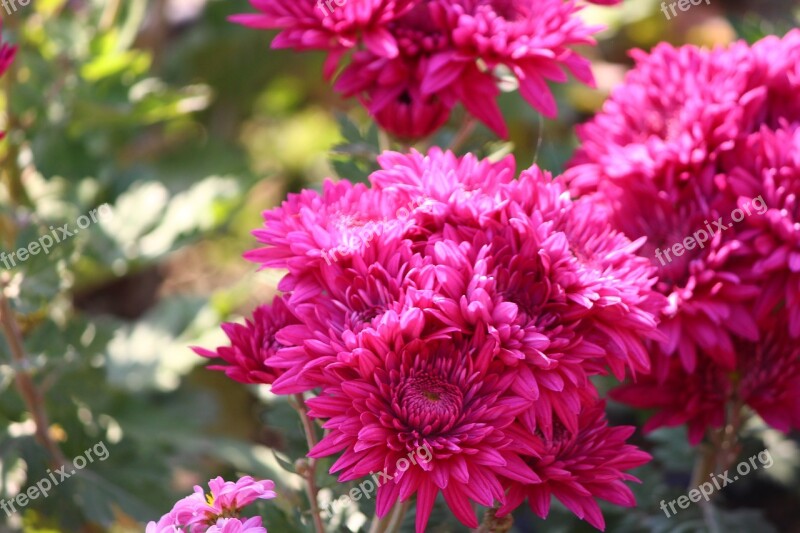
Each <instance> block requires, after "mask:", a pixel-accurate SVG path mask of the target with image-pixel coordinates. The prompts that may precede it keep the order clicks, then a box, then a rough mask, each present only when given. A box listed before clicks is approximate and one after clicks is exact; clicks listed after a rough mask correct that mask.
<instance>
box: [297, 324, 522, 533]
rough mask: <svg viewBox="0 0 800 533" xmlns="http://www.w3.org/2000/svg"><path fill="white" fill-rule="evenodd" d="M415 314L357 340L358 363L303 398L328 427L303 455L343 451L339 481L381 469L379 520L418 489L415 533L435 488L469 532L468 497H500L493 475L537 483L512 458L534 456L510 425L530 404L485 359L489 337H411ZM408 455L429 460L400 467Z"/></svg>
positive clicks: (484, 501) (472, 520)
mask: <svg viewBox="0 0 800 533" xmlns="http://www.w3.org/2000/svg"><path fill="white" fill-rule="evenodd" d="M422 320H423V318H422V316H419V317H418V318H417V321H415V322H412V323H410V324H409V325H408V326H407V327H406V328H403V327H402V325H401V324H400V323H399V321H398V322H396V323H395V324H393V327H391V329H390V328H389V325H388V324H387V327H386V328H385V331H384V332H383V335H380V336H377V335H376V336H371V337H367V338H364V340H363V346H361V347H360V353H359V354H358V358H359V360H360V361H361V362H362V364H361V368H359V369H358V370H357V371H355V372H352V371H351V372H352V374H350V377H348V379H345V380H343V381H342V382H341V384H340V385H339V386H332V387H329V388H327V389H326V390H325V391H324V392H325V393H324V394H323V395H322V396H319V397H317V398H314V399H311V400H309V401H308V404H309V406H310V408H311V410H310V415H311V416H314V417H317V418H324V419H327V421H326V422H325V424H324V427H325V428H326V429H328V430H329V432H328V435H327V436H326V437H325V438H324V439H323V440H322V441H321V442H320V443H319V445H317V447H315V448H314V449H313V450H312V451H311V453H310V455H311V456H312V457H323V456H327V455H331V454H334V453H337V452H343V453H342V455H341V457H340V458H339V459H338V460H337V461H336V463H334V465H333V467H332V468H331V472H340V475H339V480H340V481H348V480H352V479H357V478H359V477H364V476H368V475H370V476H371V475H373V474H374V473H375V472H381V471H384V470H385V469H386V470H385V471H386V472H387V473H388V475H389V476H391V478H392V479H391V480H387V481H388V482H387V483H385V484H382V485H381V486H380V487H379V488H378V496H377V513H378V515H379V516H384V515H385V514H386V513H387V512H388V511H389V510H390V509H391V507H392V505H394V503H395V502H396V501H398V500H400V501H405V500H407V499H409V498H410V497H411V496H412V495H414V494H416V495H417V504H416V510H417V511H416V512H417V532H418V533H422V532H423V531H425V525H426V524H427V521H428V517H429V516H430V513H431V510H432V508H433V504H434V501H435V499H436V495H437V494H438V493H439V492H442V493H443V494H444V497H445V500H446V501H447V502H448V504H449V506H450V508H451V509H452V510H453V512H454V513H455V515H456V517H457V518H458V519H459V520H460V521H461V522H463V523H464V524H465V525H467V526H468V527H473V528H474V527H477V526H478V521H477V518H476V517H475V514H474V511H473V509H472V506H471V504H470V502H471V501H476V502H478V503H480V504H481V505H485V506H491V505H492V503H493V502H494V501H495V500H503V499H504V496H503V489H502V487H501V485H500V482H499V480H498V475H499V474H500V473H501V472H502V473H504V474H505V475H511V476H513V477H514V479H517V480H519V481H522V482H528V483H535V482H536V481H538V478H537V477H536V476H535V475H534V474H533V473H532V471H531V469H530V468H529V467H527V466H525V465H524V463H523V462H522V461H521V460H520V458H519V455H518V454H519V453H520V451H522V450H527V451H528V453H535V452H534V451H533V449H532V448H531V443H532V439H531V437H530V436H526V432H525V431H524V430H523V429H522V427H521V426H519V425H518V423H517V422H516V421H515V418H516V415H518V414H519V413H521V412H522V411H523V410H524V409H525V408H526V407H528V405H529V401H528V400H526V399H525V398H522V397H520V396H518V395H517V394H514V393H513V392H512V391H511V390H510V386H511V383H512V381H513V377H512V376H511V375H510V374H508V373H504V372H503V371H502V368H503V366H502V365H499V364H498V363H496V362H492V359H493V358H492V347H491V343H487V344H484V346H482V347H480V346H471V345H469V344H468V343H466V342H458V341H455V342H454V339H448V338H444V339H434V340H430V339H426V340H421V339H418V338H417V339H415V337H419V332H420V331H421V330H422V329H423V325H422V324H421V323H420V321H422ZM420 449H424V450H427V452H425V453H422V452H419V451H418V450H420ZM414 454H417V455H420V456H424V455H427V456H428V459H427V460H426V461H421V460H418V461H416V464H413V465H409V467H408V468H407V469H405V470H404V471H398V468H397V465H398V461H399V460H400V459H402V458H406V457H408V456H409V455H411V456H413V455H414Z"/></svg>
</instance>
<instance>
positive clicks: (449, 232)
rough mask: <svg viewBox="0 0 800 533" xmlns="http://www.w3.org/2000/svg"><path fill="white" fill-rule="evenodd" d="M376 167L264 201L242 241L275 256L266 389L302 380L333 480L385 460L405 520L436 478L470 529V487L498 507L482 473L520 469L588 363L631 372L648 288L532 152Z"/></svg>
mask: <svg viewBox="0 0 800 533" xmlns="http://www.w3.org/2000/svg"><path fill="white" fill-rule="evenodd" d="M379 163H380V165H381V166H382V170H380V171H378V172H376V173H374V174H373V175H372V176H370V181H371V183H372V188H367V187H364V186H357V187H354V186H351V185H350V184H347V183H339V184H333V183H328V184H326V186H325V189H324V191H323V192H322V193H321V194H318V193H313V192H308V191H306V192H303V193H301V194H300V195H295V196H292V197H291V198H290V200H289V201H288V202H286V203H284V204H283V205H282V206H281V207H279V208H276V209H274V210H273V211H269V212H266V213H265V214H264V217H265V220H266V227H265V228H264V229H263V230H259V232H257V236H258V237H259V239H260V240H261V241H262V242H263V243H264V244H266V246H265V247H263V248H260V249H259V250H257V251H255V252H251V253H249V254H247V256H248V257H250V258H252V259H254V260H256V261H258V262H261V263H262V264H264V265H265V266H270V267H281V268H287V269H288V271H289V272H288V274H287V275H286V277H285V278H284V280H283V281H282V282H281V284H280V286H281V288H282V289H283V290H285V291H286V294H285V295H284V296H283V297H282V298H283V301H284V302H285V303H286V305H287V306H288V307H289V308H290V310H291V313H292V316H293V317H296V319H297V321H298V323H295V324H290V325H287V326H285V327H283V328H282V329H281V330H280V331H278V332H277V333H276V335H275V338H276V339H277V341H278V342H279V343H280V344H281V345H282V348H281V349H280V350H279V351H277V353H275V354H274V355H273V356H272V357H271V358H270V359H269V363H270V365H271V366H274V367H277V368H280V369H285V371H284V372H283V373H282V374H281V375H280V377H278V379H276V380H275V382H274V384H273V388H272V390H273V392H276V393H279V394H295V393H301V392H305V391H310V390H316V391H317V396H316V397H314V398H312V399H310V400H307V403H308V405H309V407H310V411H309V412H310V415H311V416H313V417H315V418H319V419H321V420H323V421H324V427H325V428H326V437H325V438H324V439H323V440H322V441H321V442H320V444H319V445H318V446H317V447H316V448H314V449H313V450H312V451H311V456H313V457H322V456H328V455H332V454H336V453H341V456H340V457H339V459H338V460H337V461H336V463H335V464H334V466H333V468H332V472H336V473H339V478H340V480H341V481H348V480H354V479H357V478H359V477H363V476H368V475H373V474H374V473H375V472H381V471H386V472H387V474H388V476H390V477H388V479H387V481H389V482H388V483H383V484H381V485H380V488H379V489H378V496H377V509H378V513H379V515H381V516H383V515H385V514H386V513H387V512H388V511H389V510H390V508H391V507H392V506H393V505H394V504H395V502H397V501H406V500H408V499H409V498H412V497H414V496H416V498H417V530H418V531H420V532H421V531H424V529H425V526H426V524H427V521H428V517H429V515H430V512H431V509H432V506H433V503H434V500H435V499H436V496H437V494H438V493H439V492H442V493H443V494H444V498H445V501H446V502H447V503H448V505H449V507H450V508H451V509H452V510H453V512H454V514H455V515H456V516H457V517H458V519H459V520H461V521H462V522H463V523H464V524H466V525H468V526H471V527H476V526H477V519H476V517H475V515H474V513H473V510H472V502H477V503H479V504H481V505H485V506H492V505H494V503H495V502H501V503H505V502H506V495H505V491H504V488H503V485H502V480H506V479H508V478H512V479H513V481H515V482H517V483H519V484H520V485H521V486H528V485H534V484H537V483H540V480H539V478H538V476H537V475H536V474H534V473H533V472H534V471H533V470H532V467H531V466H530V464H527V463H526V461H527V462H528V463H530V461H529V459H530V458H531V457H534V456H536V455H537V453H539V452H538V450H537V449H536V448H535V445H537V443H538V440H537V437H536V435H540V436H542V438H544V439H552V438H553V435H554V434H556V433H558V432H559V431H561V429H560V428H564V429H565V430H566V431H569V432H571V433H572V434H575V433H577V432H578V431H579V430H580V416H581V413H582V412H583V411H584V408H585V406H586V405H594V404H595V403H596V391H595V390H594V388H593V387H592V385H591V382H590V381H589V379H588V378H589V377H590V376H592V375H595V374H599V373H605V372H607V370H608V368H611V370H612V371H613V372H614V373H615V374H617V375H619V376H622V375H623V374H624V373H625V370H626V369H630V370H631V371H632V372H633V373H634V374H638V373H640V372H645V371H647V370H648V369H649V361H648V357H647V353H646V351H645V349H644V339H647V338H654V337H655V335H656V321H655V314H656V313H657V312H658V310H659V309H660V308H661V306H662V305H663V301H662V300H663V299H662V298H660V297H659V296H658V295H656V294H655V293H653V292H652V291H651V286H652V285H653V283H654V281H655V279H654V276H653V272H654V269H653V268H652V266H651V265H650V264H649V262H648V261H647V260H646V259H643V258H640V257H637V256H636V255H635V254H634V252H635V251H636V250H637V249H638V248H639V247H640V246H641V242H636V243H632V242H630V241H629V240H628V239H627V238H626V237H624V236H623V235H622V234H620V233H618V232H614V231H613V230H611V229H610V228H608V225H607V222H606V221H605V220H604V219H603V216H602V215H601V214H598V213H596V212H595V211H594V210H593V209H592V206H591V205H589V204H588V203H585V202H574V201H572V200H571V199H570V198H569V195H568V194H567V192H566V190H565V188H564V186H563V185H562V184H561V183H560V182H559V181H557V180H553V179H552V177H551V176H550V175H549V174H546V173H544V172H542V171H540V170H539V169H538V168H535V167H534V168H532V169H530V170H528V171H526V172H524V173H523V174H522V176H521V177H520V178H518V179H516V178H515V174H516V168H515V163H514V159H513V157H508V158H505V159H503V160H501V161H498V162H490V161H488V160H479V159H477V158H475V157H474V156H465V157H463V158H459V157H456V156H455V155H454V154H452V153H450V152H443V151H441V150H439V149H432V150H431V152H430V153H429V154H427V155H425V154H421V153H418V152H412V153H411V154H410V155H402V154H398V153H385V154H383V155H382V156H380V158H379ZM376 221H379V222H380V223H379V224H377V225H376V224H375V222H376ZM370 224H372V225H371V226H370ZM368 226H369V227H370V229H366V228H367V227H368ZM352 235H358V238H357V240H356V241H355V242H354V243H351V242H350V236H352ZM340 243H350V244H351V245H348V246H344V247H342V249H341V253H338V252H337V253H336V254H330V253H327V252H326V253H323V250H324V249H325V247H333V246H335V247H336V249H337V250H339V246H340ZM419 450H425V451H426V453H425V455H426V456H427V455H429V457H428V458H427V459H426V460H425V461H423V462H419V461H417V462H416V463H414V464H413V465H410V466H408V468H405V469H400V470H402V471H400V472H396V470H397V469H396V468H395V465H396V464H397V463H398V462H401V463H402V461H401V460H402V459H403V458H404V457H406V458H407V457H409V454H412V455H413V454H414V453H417V452H418V451H419ZM427 452H430V453H429V454H428V453H427ZM395 474H397V475H395ZM598 483H599V484H600V485H602V483H600V482H598ZM597 490H598V491H600V492H602V489H600V488H598V489H597ZM608 490H609V491H613V490H616V489H613V488H612V487H609V489H608ZM600 492H598V494H600ZM587 505H588V504H587ZM576 508H577V507H576ZM581 509H582V508H581ZM581 512H583V511H581ZM581 516H583V515H581Z"/></svg>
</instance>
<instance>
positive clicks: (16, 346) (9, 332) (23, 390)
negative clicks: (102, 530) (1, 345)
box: [0, 279, 67, 469]
mask: <svg viewBox="0 0 800 533" xmlns="http://www.w3.org/2000/svg"><path fill="white" fill-rule="evenodd" d="M5 289H6V280H5V279H3V280H2V283H1V284H0V329H2V330H3V335H4V336H5V338H6V342H7V344H8V347H9V349H10V350H11V358H12V360H13V362H14V367H15V370H14V381H15V383H16V386H17V390H18V391H19V394H20V396H21V397H22V399H23V401H24V402H25V406H26V407H27V409H28V411H29V412H30V413H31V416H32V417H33V422H34V425H35V436H36V441H37V442H38V443H39V444H40V445H41V446H42V447H43V448H44V449H45V450H46V451H47V453H48V455H50V460H51V464H52V466H53V467H54V469H58V468H60V467H61V466H63V465H65V464H66V462H67V460H66V458H65V457H64V454H63V453H62V451H61V448H59V447H58V444H56V441H55V440H53V438H52V437H51V435H50V419H49V417H48V416H47V411H46V409H45V406H44V398H43V397H42V394H41V392H39V389H37V388H36V385H35V384H34V382H33V379H32V378H31V376H30V374H29V373H28V364H27V362H28V358H27V357H26V355H25V345H24V342H23V340H22V333H21V332H20V329H19V325H18V324H17V321H16V319H15V318H14V315H13V311H12V310H11V306H10V305H9V303H8V299H7V298H6V294H5Z"/></svg>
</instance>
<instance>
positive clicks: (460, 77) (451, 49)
mask: <svg viewBox="0 0 800 533" xmlns="http://www.w3.org/2000/svg"><path fill="white" fill-rule="evenodd" d="M333 2H336V5H333ZM251 3H252V4H253V6H254V7H255V8H256V9H257V10H259V11H260V13H259V14H253V15H237V16H235V17H233V18H232V20H234V21H235V22H239V23H242V24H245V25H247V26H250V27H254V28H261V29H280V30H282V31H281V33H280V34H279V35H278V37H277V38H276V39H275V41H274V42H273V46H274V47H276V48H277V47H291V48H295V49H299V50H306V49H322V50H327V51H329V52H330V56H329V58H328V61H327V63H326V68H325V74H326V76H327V77H332V76H333V75H334V74H335V73H336V72H337V70H340V72H339V77H338V80H337V82H336V89H337V90H338V91H340V92H342V93H343V94H344V95H346V96H351V97H357V98H359V99H360V100H361V101H362V102H363V103H364V105H365V106H366V107H367V109H368V110H369V111H370V113H371V114H372V116H373V117H374V118H375V119H376V121H377V122H378V123H379V124H380V125H381V126H382V127H383V128H384V129H386V130H387V131H389V132H391V133H393V134H395V135H397V136H399V137H404V138H420V137H425V136H427V135H429V134H431V133H433V132H434V131H435V130H436V129H438V128H439V127H440V126H441V125H442V124H443V123H444V122H445V121H446V120H447V118H448V117H449V114H450V111H451V109H452V108H453V107H454V106H455V105H456V104H457V103H459V102H460V103H462V104H463V105H464V107H466V109H467V110H468V111H469V112H470V113H471V114H473V115H474V116H476V117H477V118H478V119H480V120H481V121H483V122H484V123H485V124H486V125H487V126H488V127H489V128H491V129H492V130H493V131H494V132H496V133H497V134H498V135H501V136H503V137H505V136H506V135H507V131H506V126H505V123H504V120H503V117H502V114H501V113H500V109H499V107H498V106H497V103H496V102H495V100H496V97H497V96H498V95H499V93H500V90H499V88H498V82H499V81H500V78H501V76H502V75H503V74H506V73H508V74H510V75H511V76H513V77H514V78H516V80H517V81H518V82H519V90H520V94H521V95H522V96H523V97H524V98H525V99H526V100H527V101H528V102H529V103H530V104H531V105H532V106H533V107H534V108H536V109H537V110H539V111H540V112H541V113H543V114H544V115H546V116H548V117H553V116H555V114H556V103H555V99H554V98H553V96H552V94H551V92H550V89H549V87H548V85H547V81H555V82H564V81H566V79H567V74H566V72H570V73H572V74H573V75H574V76H575V77H576V78H577V79H578V80H579V81H581V82H583V83H586V84H588V85H593V84H594V79H593V77H592V74H591V71H590V69H589V63H588V61H587V60H586V59H584V58H582V57H581V56H579V55H578V54H577V53H576V52H575V51H574V50H573V49H572V48H573V47H574V46H575V45H584V44H593V43H594V41H593V39H592V37H591V36H592V34H594V33H595V32H596V31H597V30H599V29H600V28H598V27H592V26H588V25H586V24H585V23H584V22H583V21H582V20H581V19H580V18H579V17H578V11H579V7H578V5H577V3H576V2H575V1H573V0H570V1H568V2H564V1H563V0H540V1H537V2H528V1H525V0H456V1H452V0H415V1H412V0H392V1H388V0H348V1H347V2H343V3H341V4H340V3H339V1H338V0H323V1H319V2H317V3H316V4H315V3H314V2H312V1H307V2H305V1H304V2H299V3H287V2H286V1H285V0H275V1H263V0H251ZM594 3H597V4H603V5H612V4H614V3H617V2H616V0H610V1H609V0H598V1H596V2H594ZM351 49H352V50H353V53H352V54H351V55H348V54H346V53H345V52H346V51H348V50H351Z"/></svg>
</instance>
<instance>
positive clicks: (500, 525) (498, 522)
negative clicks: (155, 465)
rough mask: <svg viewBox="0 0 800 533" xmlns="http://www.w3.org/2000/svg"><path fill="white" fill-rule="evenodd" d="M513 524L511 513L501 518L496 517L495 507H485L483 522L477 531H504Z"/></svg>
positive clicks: (485, 532)
mask: <svg viewBox="0 0 800 533" xmlns="http://www.w3.org/2000/svg"><path fill="white" fill-rule="evenodd" d="M513 525H514V517H513V516H511V515H507V516H504V517H503V518H498V517H497V507H495V508H492V509H486V513H484V515H483V523H482V524H481V527H479V528H478V533H506V532H508V531H510V530H511V527H512V526H513Z"/></svg>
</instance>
